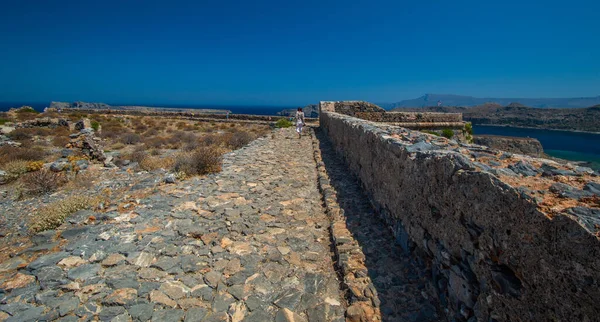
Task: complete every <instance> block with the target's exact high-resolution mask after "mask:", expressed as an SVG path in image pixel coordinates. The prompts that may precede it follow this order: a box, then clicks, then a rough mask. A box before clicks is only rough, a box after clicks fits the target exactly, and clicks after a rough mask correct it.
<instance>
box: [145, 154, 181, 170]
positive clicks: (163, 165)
mask: <svg viewBox="0 0 600 322" xmlns="http://www.w3.org/2000/svg"><path fill="white" fill-rule="evenodd" d="M174 163H175V160H173V158H171V157H160V156H146V157H145V158H144V159H142V161H141V162H140V163H139V164H140V167H141V168H142V169H144V170H146V171H152V170H157V169H167V170H168V169H171V168H172V167H173V164H174Z"/></svg>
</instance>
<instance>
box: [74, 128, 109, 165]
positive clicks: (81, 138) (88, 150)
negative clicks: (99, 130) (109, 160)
mask: <svg viewBox="0 0 600 322" xmlns="http://www.w3.org/2000/svg"><path fill="white" fill-rule="evenodd" d="M73 129H74V130H79V132H78V133H73V134H71V135H69V137H70V138H71V141H70V142H69V144H67V146H66V148H68V149H77V150H78V151H80V152H81V153H83V155H85V156H87V157H88V158H89V159H90V160H98V161H101V162H103V161H105V160H106V155H105V154H104V149H103V148H102V145H101V144H100V140H101V139H100V138H99V137H97V136H95V135H94V134H95V133H94V129H93V128H92V125H91V122H90V120H89V119H82V120H80V121H78V122H76V123H73Z"/></svg>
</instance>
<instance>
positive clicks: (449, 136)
mask: <svg viewBox="0 0 600 322" xmlns="http://www.w3.org/2000/svg"><path fill="white" fill-rule="evenodd" d="M442 136H443V137H445V138H446V139H452V138H453V137H454V131H452V130H451V129H443V130H442Z"/></svg>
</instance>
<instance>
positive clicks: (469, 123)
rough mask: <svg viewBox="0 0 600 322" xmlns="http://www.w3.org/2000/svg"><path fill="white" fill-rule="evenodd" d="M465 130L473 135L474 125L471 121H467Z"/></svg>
mask: <svg viewBox="0 0 600 322" xmlns="http://www.w3.org/2000/svg"><path fill="white" fill-rule="evenodd" d="M465 132H467V133H468V134H470V135H473V125H472V124H471V122H467V123H466V124H465Z"/></svg>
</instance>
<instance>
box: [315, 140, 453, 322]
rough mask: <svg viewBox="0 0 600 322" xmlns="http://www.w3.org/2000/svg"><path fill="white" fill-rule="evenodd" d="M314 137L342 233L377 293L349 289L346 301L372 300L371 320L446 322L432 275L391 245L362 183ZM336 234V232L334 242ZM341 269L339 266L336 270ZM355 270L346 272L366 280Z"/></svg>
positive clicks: (328, 145) (323, 143) (326, 143)
mask: <svg viewBox="0 0 600 322" xmlns="http://www.w3.org/2000/svg"><path fill="white" fill-rule="evenodd" d="M317 138H318V139H319V148H320V150H321V157H322V160H323V161H322V162H323V163H324V165H325V169H326V173H327V176H328V177H329V180H328V181H329V182H330V184H331V186H332V187H333V188H334V189H335V195H336V201H337V204H338V205H339V207H340V209H341V210H343V216H342V222H343V221H344V220H345V225H344V226H345V227H344V229H347V230H348V231H349V232H350V234H351V236H352V239H353V242H354V243H357V244H358V247H359V248H360V250H361V251H362V252H361V253H360V254H358V255H359V256H358V257H359V258H361V260H360V261H361V262H363V264H362V265H364V266H365V267H366V270H367V272H368V273H367V274H366V275H368V277H369V280H370V281H368V282H369V283H372V284H373V286H374V287H375V290H376V291H375V292H372V291H370V292H368V293H370V294H375V296H367V295H370V294H354V293H356V292H354V291H352V289H351V290H350V291H351V292H349V293H348V294H347V296H348V297H350V298H351V299H352V298H355V300H356V301H357V302H358V301H361V300H362V299H361V297H366V298H371V299H372V302H373V306H374V307H375V309H376V310H375V313H376V315H375V316H376V318H379V316H377V313H380V314H381V320H382V321H441V320H442V321H443V320H445V319H444V318H442V317H443V316H444V315H443V312H442V311H441V310H440V306H439V301H438V299H437V298H436V297H435V295H434V294H436V292H435V291H434V290H433V289H432V286H431V285H430V284H431V283H430V282H429V281H430V280H431V272H430V271H429V270H428V269H427V268H426V267H425V265H424V264H423V263H418V262H416V261H415V258H413V257H411V256H410V255H409V254H407V253H406V252H404V251H403V249H402V248H401V247H400V246H398V245H397V244H395V243H394V236H393V235H392V233H391V231H390V229H389V228H388V226H387V225H386V224H385V223H384V222H383V221H382V220H381V219H380V218H379V217H378V215H377V214H376V212H375V211H374V210H373V208H372V206H371V203H370V202H369V199H368V198H367V196H366V195H364V193H363V190H362V188H361V186H360V183H359V182H358V181H357V180H356V178H355V177H354V176H353V175H352V174H350V173H349V172H348V168H347V166H346V165H345V164H344V163H343V162H342V160H340V158H339V157H338V156H337V155H336V153H335V151H334V150H333V148H332V146H331V144H330V143H329V142H328V140H327V138H326V136H325V135H323V133H321V132H320V131H317ZM335 234H336V231H335V228H334V238H336V236H335ZM342 247H343V246H342ZM352 254H356V251H355V250H352ZM351 256H352V255H351ZM363 258H364V259H363ZM351 261H352V258H350V263H349V264H348V265H350V266H352V262H351ZM344 265H346V264H344V263H342V264H341V265H340V266H344ZM354 270H355V271H356V272H357V273H354V274H353V273H350V274H351V275H352V276H351V277H352V279H359V278H363V279H364V277H365V276H364V275H365V274H364V273H362V270H361V269H360V267H359V268H356V269H354ZM355 275H356V276H355ZM346 279H348V278H346ZM365 293H367V292H365ZM377 308H378V309H379V310H377ZM377 311H379V312H377ZM348 313H350V310H349V312H348ZM361 314H362V315H364V313H362V312H361V313H359V314H357V315H361Z"/></svg>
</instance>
